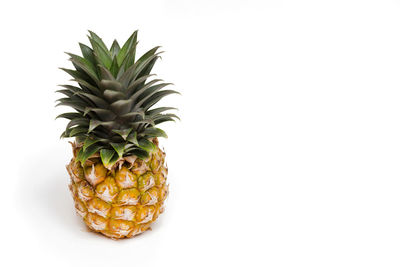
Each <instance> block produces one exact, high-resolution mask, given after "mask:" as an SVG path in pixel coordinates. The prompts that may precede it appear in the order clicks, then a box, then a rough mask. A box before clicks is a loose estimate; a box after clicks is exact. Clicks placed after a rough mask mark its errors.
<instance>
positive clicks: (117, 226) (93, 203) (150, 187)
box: [67, 140, 168, 239]
mask: <svg viewBox="0 0 400 267" xmlns="http://www.w3.org/2000/svg"><path fill="white" fill-rule="evenodd" d="M154 143H155V144H156V145H157V149H156V150H155V151H154V152H153V153H151V158H149V159H148V160H147V161H143V160H140V159H136V160H135V162H134V163H133V164H131V163H129V162H127V161H126V162H120V163H118V164H116V166H114V168H112V169H111V170H108V169H106V168H105V167H104V166H103V165H102V163H101V161H100V159H99V158H96V157H94V158H91V159H89V160H88V161H86V163H85V166H84V167H82V166H81V165H80V163H77V162H75V157H74V158H73V159H72V160H71V162H70V163H69V164H68V165H67V170H68V173H69V175H70V176H71V183H70V189H71V192H72V195H73V198H74V201H75V208H76V211H77V213H78V214H79V215H80V216H81V217H82V218H83V220H84V222H85V223H86V225H87V226H88V227H89V228H90V229H91V230H93V231H95V232H99V233H102V234H103V235H105V236H108V237H111V238H114V239H119V238H126V237H133V236H135V235H137V234H140V233H142V232H144V231H146V230H148V229H149V227H150V224H151V223H152V222H154V221H155V220H156V219H157V217H158V216H159V215H160V213H162V212H163V204H164V201H165V199H166V197H167V194H168V185H167V184H166V176H167V168H166V167H165V164H164V163H165V153H164V152H163V151H161V149H160V148H159V147H158V144H157V140H155V141H154ZM75 150H79V148H75ZM76 152H77V151H74V155H76Z"/></svg>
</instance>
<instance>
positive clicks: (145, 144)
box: [139, 138, 156, 152]
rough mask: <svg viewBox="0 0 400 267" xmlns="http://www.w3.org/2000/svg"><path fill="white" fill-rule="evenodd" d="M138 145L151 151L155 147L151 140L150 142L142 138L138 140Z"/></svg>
mask: <svg viewBox="0 0 400 267" xmlns="http://www.w3.org/2000/svg"><path fill="white" fill-rule="evenodd" d="M139 147H140V148H143V149H144V150H146V151H147V152H152V151H154V150H155V149H156V145H155V144H153V142H150V141H149V140H147V139H144V138H142V139H140V140H139Z"/></svg>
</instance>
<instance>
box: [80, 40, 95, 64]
mask: <svg viewBox="0 0 400 267" xmlns="http://www.w3.org/2000/svg"><path fill="white" fill-rule="evenodd" d="M79 47H80V48H81V51H82V56H83V57H84V58H85V59H87V60H88V61H90V62H91V63H92V64H93V66H96V63H97V62H96V59H95V58H94V55H93V50H92V49H91V48H90V47H89V46H87V45H85V44H82V43H79Z"/></svg>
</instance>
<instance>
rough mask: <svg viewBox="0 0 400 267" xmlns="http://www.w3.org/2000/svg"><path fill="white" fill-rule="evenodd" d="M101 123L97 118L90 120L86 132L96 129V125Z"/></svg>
mask: <svg viewBox="0 0 400 267" xmlns="http://www.w3.org/2000/svg"><path fill="white" fill-rule="evenodd" d="M100 125H101V121H98V120H90V123H89V129H88V133H90V132H91V131H93V130H94V129H96V128H97V127H98V126H100Z"/></svg>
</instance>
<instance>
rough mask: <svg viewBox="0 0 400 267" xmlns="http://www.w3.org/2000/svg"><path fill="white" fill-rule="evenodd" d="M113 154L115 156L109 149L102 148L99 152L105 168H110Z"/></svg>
mask: <svg viewBox="0 0 400 267" xmlns="http://www.w3.org/2000/svg"><path fill="white" fill-rule="evenodd" d="M114 154H115V151H114V150H111V149H105V148H103V149H101V150H100V158H101V161H102V162H103V164H104V165H105V166H106V167H108V166H110V163H112V158H113V156H114Z"/></svg>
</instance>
